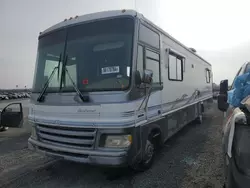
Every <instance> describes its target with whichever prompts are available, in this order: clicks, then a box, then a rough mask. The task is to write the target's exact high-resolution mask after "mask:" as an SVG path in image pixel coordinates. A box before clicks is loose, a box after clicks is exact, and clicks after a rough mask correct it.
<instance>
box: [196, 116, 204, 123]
mask: <svg viewBox="0 0 250 188" xmlns="http://www.w3.org/2000/svg"><path fill="white" fill-rule="evenodd" d="M194 121H195V123H197V124H202V121H203V116H202V115H201V114H200V115H199V116H198V117H197V118H196V119H195V120H194Z"/></svg>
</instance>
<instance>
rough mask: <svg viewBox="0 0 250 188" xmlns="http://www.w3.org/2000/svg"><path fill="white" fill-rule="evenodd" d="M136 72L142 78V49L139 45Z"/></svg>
mask: <svg viewBox="0 0 250 188" xmlns="http://www.w3.org/2000/svg"><path fill="white" fill-rule="evenodd" d="M136 70H138V71H139V72H140V75H141V78H142V76H143V47H142V46H141V45H139V46H138V52H137V67H136Z"/></svg>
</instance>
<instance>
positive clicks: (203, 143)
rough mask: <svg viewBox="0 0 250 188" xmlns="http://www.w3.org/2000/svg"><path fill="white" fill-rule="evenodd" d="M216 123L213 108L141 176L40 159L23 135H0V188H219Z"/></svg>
mask: <svg viewBox="0 0 250 188" xmlns="http://www.w3.org/2000/svg"><path fill="white" fill-rule="evenodd" d="M24 103H26V102H24ZM221 123H222V113H220V112H219V111H218V110H217V109H216V105H215V104H214V105H213V106H212V107H211V108H210V109H209V110H208V111H207V112H206V113H205V115H204V121H203V124H202V125H197V124H189V125H187V126H186V127H185V128H183V129H182V130H181V131H180V132H179V133H178V134H176V135H175V136H173V137H172V138H171V139H170V140H168V141H167V142H166V143H165V146H164V147H163V149H162V150H161V151H159V152H158V154H157V157H156V159H155V163H154V165H153V167H152V168H151V169H149V170H148V171H146V172H143V173H135V172H133V171H131V170H129V169H126V168H125V169H120V168H118V169H110V168H109V169H107V168H100V167H97V166H90V165H85V164H78V163H74V162H68V161H63V160H58V159H54V158H48V157H46V156H41V155H39V154H37V153H34V152H31V151H29V150H28V149H27V139H28V137H29V133H28V131H24V132H22V130H21V129H16V130H15V131H16V132H19V133H20V134H17V133H15V134H13V133H12V131H13V130H14V129H10V130H8V131H7V132H3V133H0V187H3V188H17V187H18V188H26V187H34V188H44V187H46V188H55V187H58V188H59V187H60V188H69V187H70V188H80V187H81V188H82V187H88V188H92V187H93V188H106V187H107V188H108V187H136V188H137V187H138V188H139V187H143V188H150V187H159V188H163V187H166V188H168V187H169V188H196V187H197V188H208V187H211V188H217V187H218V188H221V187H222V184H223V170H222V155H221V129H222V127H221ZM13 135H14V136H13Z"/></svg>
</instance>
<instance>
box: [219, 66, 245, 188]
mask: <svg viewBox="0 0 250 188" xmlns="http://www.w3.org/2000/svg"><path fill="white" fill-rule="evenodd" d="M249 68H250V63H249V62H247V63H245V64H244V65H243V66H242V67H241V68H240V69H239V71H238V72H237V74H236V77H237V76H239V75H242V74H244V73H246V72H248V71H249ZM236 77H235V78H236ZM234 81H235V79H234ZM234 81H233V82H234ZM233 85H234V84H232V87H231V88H229V89H230V90H232V89H233ZM227 92H228V81H227V80H223V81H221V84H220V94H219V96H218V108H219V109H220V110H221V111H223V112H225V120H224V123H223V154H224V155H223V156H224V170H225V187H227V188H244V187H249V184H250V174H249V171H250V158H249V157H250V149H249V147H248V145H249V141H250V140H249V121H248V118H249V111H248V110H246V109H245V108H233V107H232V106H229V105H228V103H227Z"/></svg>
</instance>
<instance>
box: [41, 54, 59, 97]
mask: <svg viewBox="0 0 250 188" xmlns="http://www.w3.org/2000/svg"><path fill="white" fill-rule="evenodd" d="M61 58H62V54H60V57H59V60H58V66H57V67H55V68H54V69H53V71H52V73H51V74H50V76H49V79H48V80H47V82H46V83H45V85H44V87H43V89H42V92H41V93H40V95H39V97H38V98H37V101H38V102H43V101H44V99H45V97H44V94H45V92H46V90H47V88H48V87H49V83H50V81H51V79H52V78H53V76H54V74H55V72H56V70H58V72H59V66H60V62H61ZM58 75H59V74H58Z"/></svg>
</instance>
